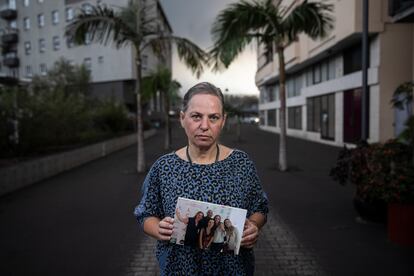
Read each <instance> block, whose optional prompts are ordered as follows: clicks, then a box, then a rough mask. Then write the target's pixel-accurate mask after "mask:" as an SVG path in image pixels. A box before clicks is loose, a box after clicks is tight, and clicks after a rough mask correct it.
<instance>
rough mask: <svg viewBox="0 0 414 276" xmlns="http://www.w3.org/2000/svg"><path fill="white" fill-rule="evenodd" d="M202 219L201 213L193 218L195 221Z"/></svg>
mask: <svg viewBox="0 0 414 276" xmlns="http://www.w3.org/2000/svg"><path fill="white" fill-rule="evenodd" d="M203 217H204V215H203V213H202V212H198V213H197V214H196V216H195V218H196V219H197V220H200V219H202V218H203Z"/></svg>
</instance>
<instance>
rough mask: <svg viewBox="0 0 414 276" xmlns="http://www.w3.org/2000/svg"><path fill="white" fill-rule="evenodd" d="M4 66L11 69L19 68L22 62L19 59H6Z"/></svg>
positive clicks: (4, 59)
mask: <svg viewBox="0 0 414 276" xmlns="http://www.w3.org/2000/svg"><path fill="white" fill-rule="evenodd" d="M3 64H4V65H5V66H7V67H10V68H14V67H19V65H20V60H19V58H18V57H4V58H3Z"/></svg>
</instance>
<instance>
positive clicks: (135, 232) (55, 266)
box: [0, 126, 414, 275]
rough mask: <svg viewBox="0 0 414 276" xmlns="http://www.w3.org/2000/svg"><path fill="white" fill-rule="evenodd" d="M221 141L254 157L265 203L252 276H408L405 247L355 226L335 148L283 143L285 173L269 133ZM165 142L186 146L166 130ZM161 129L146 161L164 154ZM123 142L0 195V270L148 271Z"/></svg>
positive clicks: (253, 131)
mask: <svg viewBox="0 0 414 276" xmlns="http://www.w3.org/2000/svg"><path fill="white" fill-rule="evenodd" d="M232 129H233V128H231V130H230V131H228V132H227V133H225V134H224V136H223V139H222V142H223V144H226V145H229V146H232V147H237V148H239V149H242V150H245V151H246V152H247V153H249V155H250V156H251V158H252V159H253V160H254V161H255V163H256V165H257V169H258V172H259V175H260V178H261V180H262V182H263V186H264V188H265V190H266V192H267V193H268V196H269V200H270V203H271V209H270V215H269V220H268V224H267V225H266V226H265V228H264V229H263V231H262V233H261V238H260V241H259V243H258V244H257V248H256V257H257V260H256V264H257V271H256V274H257V275H414V266H413V265H412V263H413V261H414V249H409V248H402V247H400V246H396V245H393V244H391V243H390V242H388V241H387V238H386V229H385V226H384V225H381V224H370V223H360V222H358V220H357V219H356V213H355V212H354V210H353V207H352V193H353V190H352V186H346V187H342V186H340V185H339V184H337V183H334V182H333V181H332V180H331V179H330V178H329V176H328V171H329V168H330V167H331V165H332V162H333V161H334V160H335V158H336V154H337V151H338V149H337V148H333V147H329V146H325V145H321V144H315V143H311V142H307V141H303V140H299V139H293V138H291V139H289V140H288V156H289V160H288V162H289V165H290V168H291V169H290V171H289V172H287V173H281V172H279V171H278V170H277V169H276V156H277V148H276V139H277V138H276V137H277V136H276V135H275V134H271V133H267V132H264V131H260V130H258V129H257V128H256V127H254V126H245V127H244V128H243V129H242V141H241V142H236V138H235V137H234V132H233V131H232ZM173 143H174V148H178V147H180V146H183V145H184V144H185V140H184V136H183V131H182V129H179V128H177V129H174V131H173ZM162 145H163V136H162V132H160V133H159V134H158V135H156V136H155V137H153V138H151V139H150V140H147V141H146V149H147V161H148V162H149V163H152V162H153V161H154V160H155V159H156V158H157V157H158V156H160V155H161V154H162V153H163V151H162V150H161V148H162ZM135 153H136V148H135V147H131V148H128V149H125V150H123V151H120V152H118V153H115V154H112V155H111V156H108V157H105V158H102V159H100V160H97V161H95V162H92V163H89V164H87V165H85V166H82V167H80V168H77V169H74V170H72V171H70V172H66V173H63V174H61V175H59V176H56V177H54V178H51V179H49V180H47V181H44V182H42V183H38V184H37V185H34V186H32V187H29V188H27V189H24V190H21V191H18V192H15V193H13V194H10V195H8V196H5V197H2V198H0V221H1V227H0V258H1V261H0V275H154V274H155V275H156V274H157V271H158V270H157V266H156V263H155V259H154V256H153V249H154V248H153V244H154V242H153V241H152V240H151V239H149V238H147V237H146V236H145V235H143V234H142V232H141V230H140V229H139V227H138V225H137V223H136V221H135V219H134V217H133V216H132V211H133V208H134V206H135V205H136V204H137V202H138V197H139V189H140V186H141V183H142V181H143V177H144V175H137V174H136V173H135V172H134V170H135Z"/></svg>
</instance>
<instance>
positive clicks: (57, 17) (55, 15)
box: [52, 11, 59, 25]
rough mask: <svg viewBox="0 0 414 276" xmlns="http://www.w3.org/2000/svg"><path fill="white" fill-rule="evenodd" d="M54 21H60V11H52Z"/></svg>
mask: <svg viewBox="0 0 414 276" xmlns="http://www.w3.org/2000/svg"><path fill="white" fill-rule="evenodd" d="M52 23H53V25H56V24H58V23H59V11H52Z"/></svg>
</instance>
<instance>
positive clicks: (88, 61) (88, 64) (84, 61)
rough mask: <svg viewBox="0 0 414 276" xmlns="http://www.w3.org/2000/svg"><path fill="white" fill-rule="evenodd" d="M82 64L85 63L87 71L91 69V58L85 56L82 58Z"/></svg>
mask: <svg viewBox="0 0 414 276" xmlns="http://www.w3.org/2000/svg"><path fill="white" fill-rule="evenodd" d="M83 64H84V65H85V68H86V70H88V71H89V72H90V71H92V59H91V58H85V59H84V60H83Z"/></svg>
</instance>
